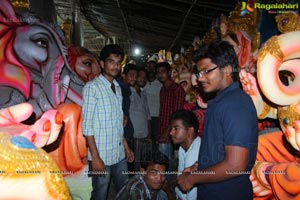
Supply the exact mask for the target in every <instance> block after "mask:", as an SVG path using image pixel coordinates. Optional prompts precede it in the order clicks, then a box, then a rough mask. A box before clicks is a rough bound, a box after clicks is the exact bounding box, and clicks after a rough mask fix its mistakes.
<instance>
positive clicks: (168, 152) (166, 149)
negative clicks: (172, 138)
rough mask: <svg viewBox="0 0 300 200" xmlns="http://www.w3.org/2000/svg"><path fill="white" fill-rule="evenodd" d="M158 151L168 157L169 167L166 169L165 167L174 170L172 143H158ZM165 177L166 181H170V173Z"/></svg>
mask: <svg viewBox="0 0 300 200" xmlns="http://www.w3.org/2000/svg"><path fill="white" fill-rule="evenodd" d="M158 148H159V151H160V152H161V153H162V154H164V155H165V156H167V157H168V159H169V167H168V169H167V171H170V172H171V171H174V166H173V157H174V156H173V154H174V152H173V145H172V143H171V142H170V143H160V144H159V147H158ZM166 179H167V180H168V181H170V180H171V175H170V174H166Z"/></svg>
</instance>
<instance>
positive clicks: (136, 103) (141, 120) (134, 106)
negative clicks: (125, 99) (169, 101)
mask: <svg viewBox="0 0 300 200" xmlns="http://www.w3.org/2000/svg"><path fill="white" fill-rule="evenodd" d="M130 90H131V95H130V108H129V116H130V120H131V123H132V125H133V130H134V132H133V133H134V134H133V137H134V138H145V137H147V135H148V121H150V120H151V116H150V112H149V108H148V104H147V97H146V94H145V91H143V90H142V91H141V96H140V95H139V94H138V93H137V92H136V90H135V88H134V87H130Z"/></svg>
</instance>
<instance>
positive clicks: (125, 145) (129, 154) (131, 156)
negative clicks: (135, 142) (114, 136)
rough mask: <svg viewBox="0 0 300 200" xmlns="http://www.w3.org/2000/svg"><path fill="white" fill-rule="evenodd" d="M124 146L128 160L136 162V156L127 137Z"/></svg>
mask: <svg viewBox="0 0 300 200" xmlns="http://www.w3.org/2000/svg"><path fill="white" fill-rule="evenodd" d="M123 144H124V150H125V154H126V158H127V161H128V162H133V161H134V154H133V151H132V150H131V149H130V147H129V145H128V143H127V141H126V139H125V137H124V136H123Z"/></svg>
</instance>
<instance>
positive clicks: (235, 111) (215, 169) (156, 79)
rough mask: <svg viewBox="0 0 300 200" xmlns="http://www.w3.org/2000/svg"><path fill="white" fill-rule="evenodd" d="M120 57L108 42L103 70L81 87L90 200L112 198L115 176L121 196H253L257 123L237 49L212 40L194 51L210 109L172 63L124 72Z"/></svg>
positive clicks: (102, 55) (199, 82)
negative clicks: (191, 95)
mask: <svg viewBox="0 0 300 200" xmlns="http://www.w3.org/2000/svg"><path fill="white" fill-rule="evenodd" d="M123 58H124V51H123V49H122V48H121V47H120V46H119V45H117V44H110V45H107V46H105V47H104V48H103V49H102V51H101V53H100V68H101V74H100V75H99V76H98V77H96V78H95V79H93V80H92V81H89V82H88V83H86V84H85V86H84V88H83V103H82V119H83V121H82V132H83V135H85V137H86V138H87V143H88V148H89V155H88V160H89V169H90V171H91V172H92V173H90V174H89V176H90V177H91V179H92V188H93V190H92V193H91V199H95V200H96V199H107V198H108V190H109V186H110V182H111V180H112V181H113V183H114V186H115V191H116V193H117V194H116V197H115V198H116V199H134V200H135V199H162V200H163V199H181V200H186V199H201V200H202V199H209V200H210V199H252V184H251V182H250V180H249V175H250V171H251V168H252V167H253V165H254V162H255V157H256V151H257V140H258V130H257V123H258V122H257V115H256V110H255V107H254V105H253V102H252V100H251V98H250V97H249V96H248V95H247V94H246V93H244V92H243V90H242V89H241V88H240V85H239V84H238V75H237V73H236V72H237V71H238V70H237V68H238V59H237V56H236V53H235V51H234V48H233V46H232V45H230V44H229V43H228V42H226V41H214V42H212V43H209V44H206V45H204V46H202V47H200V48H199V49H198V50H196V51H195V52H194V54H193V62H194V63H195V70H194V72H196V73H194V75H193V76H195V79H196V85H194V86H196V87H197V88H198V90H200V89H201V92H199V93H198V94H197V95H196V99H197V98H198V101H200V100H199V99H206V97H209V101H207V102H206V103H205V105H206V107H205V108H200V107H199V106H198V105H197V103H196V101H194V102H193V103H192V104H191V102H188V101H187V99H188V98H187V95H188V94H187V92H186V91H187V90H186V89H184V85H182V84H180V82H178V81H176V80H175V79H174V78H173V77H172V69H173V67H172V66H171V65H170V64H169V63H168V62H166V61H162V62H156V61H154V60H149V61H148V62H147V63H145V66H138V65H136V64H132V63H130V64H127V65H125V66H124V68H123V69H122V60H123ZM201 95H203V96H202V98H201ZM202 102H203V101H202ZM199 110H201V111H200V113H201V116H203V115H204V113H205V118H204V119H203V117H201V118H199ZM202 111H203V112H202ZM232 191H235V192H232Z"/></svg>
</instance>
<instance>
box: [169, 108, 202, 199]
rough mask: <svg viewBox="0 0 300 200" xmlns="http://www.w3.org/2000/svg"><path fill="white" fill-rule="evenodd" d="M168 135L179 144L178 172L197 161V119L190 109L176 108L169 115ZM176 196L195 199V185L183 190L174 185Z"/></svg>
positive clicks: (198, 145)
mask: <svg viewBox="0 0 300 200" xmlns="http://www.w3.org/2000/svg"><path fill="white" fill-rule="evenodd" d="M170 124H171V125H170V128H171V130H170V135H171V139H172V141H173V143H174V144H178V145H180V147H179V151H178V161H179V162H178V172H179V173H182V171H183V170H184V169H185V168H187V167H190V166H192V165H193V164H195V163H196V162H197V161H198V153H199V149H200V144H201V138H200V137H199V136H197V133H198V127H199V123H198V119H197V117H196V115H195V114H194V113H193V112H192V111H187V110H177V111H175V112H174V113H173V114H172V115H171V117H170ZM175 192H176V195H177V198H179V199H181V200H195V199H197V187H193V188H192V189H191V190H190V191H188V192H183V191H181V190H180V188H178V187H175Z"/></svg>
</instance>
